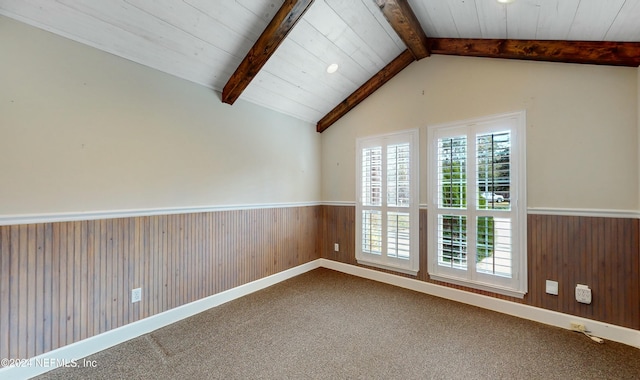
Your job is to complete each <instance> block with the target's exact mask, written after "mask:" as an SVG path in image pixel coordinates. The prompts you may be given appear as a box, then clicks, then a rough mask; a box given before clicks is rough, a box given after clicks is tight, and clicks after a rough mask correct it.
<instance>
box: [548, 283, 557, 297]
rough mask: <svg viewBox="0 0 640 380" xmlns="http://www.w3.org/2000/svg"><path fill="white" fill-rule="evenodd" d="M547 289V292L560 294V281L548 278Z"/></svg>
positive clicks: (555, 294)
mask: <svg viewBox="0 0 640 380" xmlns="http://www.w3.org/2000/svg"><path fill="white" fill-rule="evenodd" d="M546 291H547V294H553V295H554V296H557V295H558V281H551V280H547V283H546Z"/></svg>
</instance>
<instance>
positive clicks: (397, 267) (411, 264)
mask: <svg viewBox="0 0 640 380" xmlns="http://www.w3.org/2000/svg"><path fill="white" fill-rule="evenodd" d="M407 142H408V143H409V146H410V149H411V153H410V160H411V167H410V178H411V184H410V202H409V207H408V210H407V211H408V212H409V220H410V222H409V223H410V228H409V233H410V237H409V244H410V253H409V259H408V260H407V259H398V258H394V257H388V256H386V255H385V252H386V238H384V239H383V247H384V248H383V254H382V255H373V254H369V253H366V252H363V251H362V209H363V205H362V173H361V169H362V149H363V148H366V147H371V146H375V145H376V144H377V145H380V144H383V145H385V146H386V145H389V144H394V143H407ZM419 146H420V140H419V130H418V129H410V130H405V131H400V132H394V133H387V134H382V135H376V136H368V137H362V138H358V139H356V234H355V235H356V260H357V262H358V263H359V264H363V265H368V266H372V267H376V268H381V269H387V270H391V271H395V272H400V273H405V274H409V275H413V276H415V275H417V274H418V270H419V263H420V261H419V254H420V247H419V244H420V241H419V234H420V226H419V223H420V217H419V212H420V202H419V197H420V193H419V183H420V170H419V161H420V158H419V157H420V155H419V154H418V149H419ZM384 152H386V149H384ZM383 155H384V153H383ZM385 162H386V160H385ZM383 173H384V174H383V178H386V175H385V174H386V166H385V165H383ZM383 183H386V181H383ZM383 187H386V185H383ZM382 200H383V206H382V210H386V202H387V198H386V189H384V190H383V196H382ZM383 234H384V235H386V230H385V228H384V225H383Z"/></svg>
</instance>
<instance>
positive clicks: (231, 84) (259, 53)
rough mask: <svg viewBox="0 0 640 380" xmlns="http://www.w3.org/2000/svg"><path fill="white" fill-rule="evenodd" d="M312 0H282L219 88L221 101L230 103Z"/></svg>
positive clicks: (238, 95) (262, 64)
mask: <svg viewBox="0 0 640 380" xmlns="http://www.w3.org/2000/svg"><path fill="white" fill-rule="evenodd" d="M311 3H313V0H285V2H284V4H282V6H281V7H280V9H279V10H278V12H277V13H276V14H275V16H273V19H272V20H271V22H269V25H267V27H266V28H265V30H264V32H262V34H261V35H260V37H259V38H258V40H257V41H256V43H255V44H254V45H253V46H252V47H251V49H250V50H249V53H247V55H246V57H244V59H243V60H242V62H240V65H239V66H238V68H237V69H236V71H235V72H234V73H233V75H231V78H229V81H228V82H227V84H225V86H224V89H223V90H222V102H224V103H228V104H233V103H234V102H235V101H236V100H238V98H239V97H240V95H241V94H242V92H243V91H244V90H245V88H247V86H248V85H249V83H250V82H251V81H252V80H253V78H255V76H256V75H257V74H258V72H259V71H260V69H261V68H262V66H264V64H265V63H267V60H268V59H269V57H271V55H272V54H273V53H274V52H275V51H276V49H277V48H278V46H280V43H282V41H284V39H285V38H286V37H287V35H288V34H289V32H290V31H291V30H292V29H293V27H294V26H295V25H296V23H297V22H298V21H299V20H300V19H301V18H302V16H303V15H304V13H305V12H306V11H307V9H309V7H310V6H311Z"/></svg>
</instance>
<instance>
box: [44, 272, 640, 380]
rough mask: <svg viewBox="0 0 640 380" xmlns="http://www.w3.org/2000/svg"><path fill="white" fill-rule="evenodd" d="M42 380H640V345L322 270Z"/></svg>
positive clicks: (134, 340)
mask: <svg viewBox="0 0 640 380" xmlns="http://www.w3.org/2000/svg"><path fill="white" fill-rule="evenodd" d="M86 359H87V360H93V361H95V364H96V367H95V368H61V369H57V370H54V371H51V372H49V373H47V374H44V375H42V376H40V377H39V378H42V379H640V350H639V349H637V348H634V347H630V346H626V345H623V344H619V343H615V342H610V341H606V342H605V343H604V344H598V343H595V342H593V341H591V340H590V339H589V338H587V337H586V336H584V335H581V334H579V333H575V332H571V331H568V330H563V329H560V328H555V327H550V326H546V325H542V324H539V323H535V322H531V321H527V320H524V319H520V318H515V317H510V316H507V315H502V314H499V313H495V312H491V311H487V310H484V309H480V308H476V307H472V306H468V305H464V304H460V303H456V302H452V301H448V300H444V299H440V298H437V297H432V296H429V295H425V294H421V293H417V292H413V291H410V290H405V289H401V288H397V287H393V286H390V285H385V284H381V283H377V282H374V281H370V280H366V279H362V278H358V277H354V276H350V275H346V274H342V273H338V272H335V271H332V270H328V269H317V270H314V271H311V272H308V273H305V274H303V275H300V276H298V277H295V278H293V279H290V280H287V281H284V282H282V283H279V284H277V285H274V286H272V287H270V288H267V289H264V290H261V291H259V292H256V293H253V294H250V295H248V296H245V297H243V298H240V299H237V300H234V301H231V302H229V303H226V304H224V305H221V306H219V307H217V308H214V309H211V310H208V311H206V312H203V313H200V314H198V315H195V316H193V317H191V318H188V319H185V320H182V321H179V322H177V323H174V324H172V325H170V326H167V327H164V328H162V329H159V330H156V331H154V332H152V333H150V334H147V335H143V336H141V337H139V338H136V339H133V340H130V341H128V342H125V343H123V344H120V345H118V346H115V347H112V348H110V349H108V350H105V351H102V352H99V353H97V354H95V355H91V356H89V357H87V358H86Z"/></svg>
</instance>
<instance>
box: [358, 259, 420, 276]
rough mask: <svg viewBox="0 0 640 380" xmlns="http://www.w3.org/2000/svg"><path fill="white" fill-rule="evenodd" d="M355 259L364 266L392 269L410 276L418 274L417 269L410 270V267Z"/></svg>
mask: <svg viewBox="0 0 640 380" xmlns="http://www.w3.org/2000/svg"><path fill="white" fill-rule="evenodd" d="M356 261H357V262H358V264H361V265H366V266H369V267H374V268H379V269H386V270H390V271H394V272H399V273H404V274H408V275H411V276H417V275H418V271H417V270H411V269H407V268H399V267H395V266H392V265H385V264H380V263H375V262H372V261H366V260H356Z"/></svg>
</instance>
